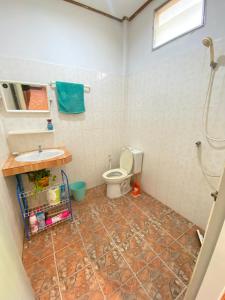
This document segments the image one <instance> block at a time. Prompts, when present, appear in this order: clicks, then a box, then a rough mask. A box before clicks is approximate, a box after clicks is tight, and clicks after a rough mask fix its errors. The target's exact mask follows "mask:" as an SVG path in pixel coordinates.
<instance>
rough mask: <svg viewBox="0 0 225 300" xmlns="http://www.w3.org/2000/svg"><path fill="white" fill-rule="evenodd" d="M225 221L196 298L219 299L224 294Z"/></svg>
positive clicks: (200, 299)
mask: <svg viewBox="0 0 225 300" xmlns="http://www.w3.org/2000/svg"><path fill="white" fill-rule="evenodd" d="M224 260H225V223H224V225H223V227H222V230H221V233H220V235H219V238H218V241H217V244H216V246H215V250H214V252H213V255H212V258H211V260H210V263H209V266H208V269H207V272H206V274H205V277H204V279H203V281H202V284H201V287H200V289H199V292H198V295H197V297H196V300H204V299H215V300H216V299H217V300H220V299H221V298H222V295H223V294H224V289H225V283H224V273H225V265H224Z"/></svg>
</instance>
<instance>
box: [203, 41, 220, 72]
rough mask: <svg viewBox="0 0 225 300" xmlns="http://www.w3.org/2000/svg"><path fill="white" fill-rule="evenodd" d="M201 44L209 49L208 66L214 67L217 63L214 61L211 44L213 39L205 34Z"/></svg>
mask: <svg viewBox="0 0 225 300" xmlns="http://www.w3.org/2000/svg"><path fill="white" fill-rule="evenodd" d="M202 44H203V45H204V46H205V47H207V48H209V49H210V67H211V68H213V69H215V68H216V66H217V63H216V62H215V61H214V46H213V40H212V38H211V37H209V36H207V37H205V38H204V39H203V40H202Z"/></svg>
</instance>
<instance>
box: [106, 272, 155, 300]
mask: <svg viewBox="0 0 225 300" xmlns="http://www.w3.org/2000/svg"><path fill="white" fill-rule="evenodd" d="M109 299H110V300H126V299H132V300H149V296H148V294H147V293H146V292H145V290H144V289H143V288H142V287H141V285H140V284H139V282H138V280H137V279H136V278H135V277H133V278H131V279H129V280H128V281H127V282H126V283H125V284H123V285H122V286H121V287H120V288H119V290H118V291H116V292H115V293H114V294H112V295H111V296H110V297H109Z"/></svg>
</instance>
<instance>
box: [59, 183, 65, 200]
mask: <svg viewBox="0 0 225 300" xmlns="http://www.w3.org/2000/svg"><path fill="white" fill-rule="evenodd" d="M60 199H61V201H65V200H66V186H65V184H61V185H60Z"/></svg>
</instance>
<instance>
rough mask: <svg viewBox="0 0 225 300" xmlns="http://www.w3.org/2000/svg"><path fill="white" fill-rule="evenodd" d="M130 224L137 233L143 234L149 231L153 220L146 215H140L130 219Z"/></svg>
mask: <svg viewBox="0 0 225 300" xmlns="http://www.w3.org/2000/svg"><path fill="white" fill-rule="evenodd" d="M129 223H130V226H131V228H132V229H133V231H134V232H135V233H141V232H145V231H146V230H148V227H149V226H150V225H151V219H150V218H149V217H147V216H146V215H144V214H139V215H135V216H134V217H133V218H130V220H129Z"/></svg>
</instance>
